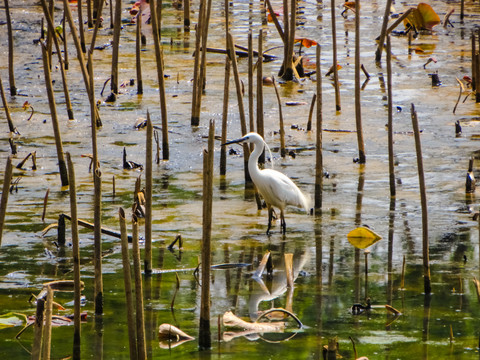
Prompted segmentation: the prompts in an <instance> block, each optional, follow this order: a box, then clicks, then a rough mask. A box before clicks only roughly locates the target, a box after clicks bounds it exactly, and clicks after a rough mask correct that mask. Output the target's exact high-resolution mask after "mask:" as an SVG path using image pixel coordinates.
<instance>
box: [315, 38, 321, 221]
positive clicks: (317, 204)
mask: <svg viewBox="0 0 480 360" xmlns="http://www.w3.org/2000/svg"><path fill="white" fill-rule="evenodd" d="M320 55H321V47H320V44H318V45H317V51H316V73H317V131H316V145H317V146H316V149H315V209H316V210H318V212H319V214H321V213H322V197H323V138H322V128H323V115H322V111H323V101H322V71H321V67H320V62H321V56H320Z"/></svg>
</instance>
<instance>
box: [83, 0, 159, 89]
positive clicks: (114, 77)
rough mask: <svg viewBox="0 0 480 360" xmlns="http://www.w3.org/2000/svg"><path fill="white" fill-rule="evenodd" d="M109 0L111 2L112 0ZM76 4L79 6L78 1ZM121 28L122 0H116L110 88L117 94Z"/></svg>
mask: <svg viewBox="0 0 480 360" xmlns="http://www.w3.org/2000/svg"><path fill="white" fill-rule="evenodd" d="M111 1H112V2H113V0H111ZM78 6H80V1H79V2H78ZM79 11H80V10H79ZM152 15H153V14H152ZM121 28H122V0H116V1H115V18H114V20H113V48H112V73H111V76H110V89H111V90H112V93H114V94H118V56H119V49H120V30H121Z"/></svg>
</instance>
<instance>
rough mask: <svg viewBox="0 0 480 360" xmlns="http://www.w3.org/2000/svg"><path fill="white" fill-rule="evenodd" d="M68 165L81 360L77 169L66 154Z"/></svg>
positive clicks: (75, 313) (77, 346) (76, 352)
mask: <svg viewBox="0 0 480 360" xmlns="http://www.w3.org/2000/svg"><path fill="white" fill-rule="evenodd" d="M66 156H67V164H68V182H69V184H70V186H69V193H70V213H71V214H72V222H71V226H72V256H73V281H74V293H73V326H74V330H73V358H74V359H80V342H81V326H80V323H81V320H80V312H81V310H80V298H81V295H82V286H81V280H80V246H79V239H78V217H77V190H76V184H75V168H74V166H73V162H72V159H71V157H70V153H68V152H67V153H66Z"/></svg>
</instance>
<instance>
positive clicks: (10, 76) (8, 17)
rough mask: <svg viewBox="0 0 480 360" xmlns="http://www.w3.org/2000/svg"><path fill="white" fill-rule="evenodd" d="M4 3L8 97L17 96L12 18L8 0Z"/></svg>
mask: <svg viewBox="0 0 480 360" xmlns="http://www.w3.org/2000/svg"><path fill="white" fill-rule="evenodd" d="M4 2H5V14H6V22H7V31H8V80H9V83H10V95H11V96H15V95H17V87H16V86H15V71H14V57H13V48H14V44H13V28H12V17H11V15H10V6H9V4H8V0H4Z"/></svg>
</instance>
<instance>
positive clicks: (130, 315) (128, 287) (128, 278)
mask: <svg viewBox="0 0 480 360" xmlns="http://www.w3.org/2000/svg"><path fill="white" fill-rule="evenodd" d="M118 218H119V221H120V233H121V243H122V264H123V280H124V283H125V299H126V302H127V324H128V343H129V347H130V359H134V360H136V359H137V345H136V344H137V341H136V335H135V319H134V307H133V295H132V272H131V270H130V258H129V255H128V239H127V225H126V221H125V211H124V210H123V208H120V209H119V210H118Z"/></svg>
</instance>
